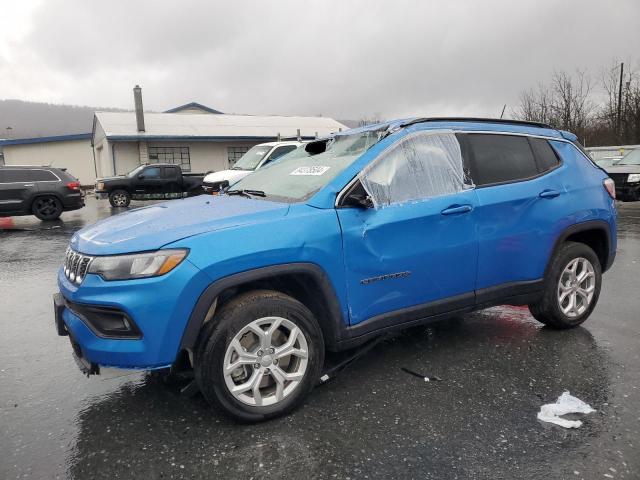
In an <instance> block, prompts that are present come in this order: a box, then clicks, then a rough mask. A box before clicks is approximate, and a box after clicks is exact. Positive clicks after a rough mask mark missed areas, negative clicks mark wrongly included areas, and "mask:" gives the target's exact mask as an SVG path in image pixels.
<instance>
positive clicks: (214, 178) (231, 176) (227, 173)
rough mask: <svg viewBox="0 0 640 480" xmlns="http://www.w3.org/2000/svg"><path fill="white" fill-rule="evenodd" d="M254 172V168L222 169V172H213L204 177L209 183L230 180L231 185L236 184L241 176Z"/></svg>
mask: <svg viewBox="0 0 640 480" xmlns="http://www.w3.org/2000/svg"><path fill="white" fill-rule="evenodd" d="M251 172H252V170H222V171H221V172H213V173H210V174H209V175H207V176H206V177H204V180H203V181H205V182H207V183H216V182H223V181H225V180H226V181H228V182H229V185H232V184H234V183H235V182H237V181H238V180H240V179H241V178H244V177H246V176H247V175H249V174H250V173H251Z"/></svg>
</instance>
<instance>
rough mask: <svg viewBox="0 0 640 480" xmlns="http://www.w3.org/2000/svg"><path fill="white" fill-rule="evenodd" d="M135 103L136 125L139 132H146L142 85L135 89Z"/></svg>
mask: <svg viewBox="0 0 640 480" xmlns="http://www.w3.org/2000/svg"><path fill="white" fill-rule="evenodd" d="M133 101H134V103H135V107H136V124H137V126H138V131H139V132H144V111H143V109H142V89H141V88H140V85H136V86H135V87H134V88H133Z"/></svg>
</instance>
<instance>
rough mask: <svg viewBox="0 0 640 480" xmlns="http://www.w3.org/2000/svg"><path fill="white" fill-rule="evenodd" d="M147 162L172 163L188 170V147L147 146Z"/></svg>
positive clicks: (183, 169)
mask: <svg viewBox="0 0 640 480" xmlns="http://www.w3.org/2000/svg"><path fill="white" fill-rule="evenodd" d="M149 163H173V164H174V165H180V167H181V168H182V171H183V172H190V171H191V158H190V156H189V147H149Z"/></svg>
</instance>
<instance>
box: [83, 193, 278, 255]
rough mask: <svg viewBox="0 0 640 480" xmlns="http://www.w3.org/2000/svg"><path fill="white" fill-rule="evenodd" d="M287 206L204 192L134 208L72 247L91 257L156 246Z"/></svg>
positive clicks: (269, 215)
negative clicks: (182, 198)
mask: <svg viewBox="0 0 640 480" xmlns="http://www.w3.org/2000/svg"><path fill="white" fill-rule="evenodd" d="M288 210H289V205H288V204H286V203H276V202H270V201H265V200H254V199H250V198H246V197H239V196H228V195H221V196H218V197H216V196H210V195H200V196H197V197H192V198H187V199H184V200H171V201H168V202H164V203H158V204H155V205H150V206H148V207H143V208H138V209H135V210H130V211H128V212H125V213H121V214H120V215H115V216H113V217H109V218H106V219H104V220H101V221H99V222H98V223H95V224H93V225H91V226H88V227H85V228H83V229H82V230H80V231H78V232H76V233H75V234H74V235H73V237H71V247H72V248H73V249H74V250H77V251H79V252H82V253H86V254H88V255H112V254H119V253H132V252H142V251H146V250H156V249H158V248H160V247H162V246H164V245H167V244H168V243H172V242H175V241H177V240H180V239H183V238H187V237H191V236H193V235H198V234H200V233H205V232H211V231H214V230H221V229H223V228H229V227H235V226H238V225H245V224H250V223H258V222H265V221H269V220H270V219H276V218H280V217H283V216H285V215H286V214H287V212H288Z"/></svg>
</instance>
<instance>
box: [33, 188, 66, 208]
mask: <svg viewBox="0 0 640 480" xmlns="http://www.w3.org/2000/svg"><path fill="white" fill-rule="evenodd" d="M42 197H55V198H56V199H57V200H58V201H59V202H60V204H61V205H62V209H63V210H64V201H63V199H62V196H61V195H60V194H59V193H57V192H37V193H34V194H33V196H32V197H31V199H30V200H29V208H28V209H27V211H28V212H31V211H32V210H33V204H34V203H35V201H36V200H37V199H39V198H42Z"/></svg>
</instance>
